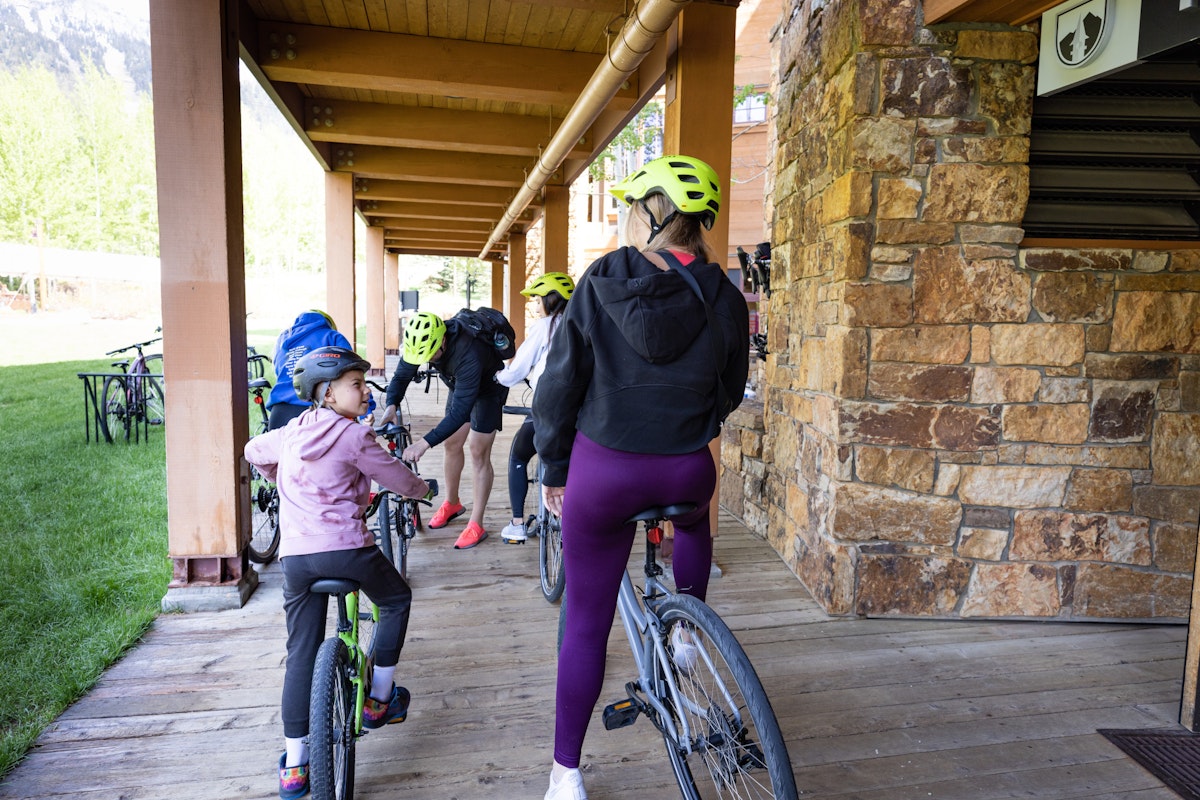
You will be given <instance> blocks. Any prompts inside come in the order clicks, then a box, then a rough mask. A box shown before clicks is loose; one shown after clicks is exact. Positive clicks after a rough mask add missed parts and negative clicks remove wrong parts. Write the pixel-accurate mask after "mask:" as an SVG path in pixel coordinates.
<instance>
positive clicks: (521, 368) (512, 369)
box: [496, 317, 550, 388]
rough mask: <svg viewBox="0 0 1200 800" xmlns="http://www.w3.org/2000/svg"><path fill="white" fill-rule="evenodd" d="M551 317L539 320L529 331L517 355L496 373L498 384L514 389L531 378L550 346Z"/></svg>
mask: <svg viewBox="0 0 1200 800" xmlns="http://www.w3.org/2000/svg"><path fill="white" fill-rule="evenodd" d="M549 330H550V317H543V318H542V319H540V320H538V322H537V324H535V325H534V326H533V327H532V328H531V329H530V331H529V336H528V337H527V338H526V339H525V341H523V342H521V346H520V347H518V348H517V353H516V355H514V356H513V357H512V361H510V362H508V366H507V367H505V368H504V369H502V370H500V371H499V372H497V373H496V383H498V384H500V385H502V386H507V387H509V388H512V387H513V386H516V385H517V384H518V383H520V382H521V381H523V380H525V379H526V378H528V377H529V373H530V372H531V371H532V370H533V367H534V365H535V364H537V362H538V359H539V358H541V357H542V353H544V352H546V348H547V347H548V346H549Z"/></svg>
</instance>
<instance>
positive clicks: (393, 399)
mask: <svg viewBox="0 0 1200 800" xmlns="http://www.w3.org/2000/svg"><path fill="white" fill-rule="evenodd" d="M419 366H420V365H419V364H410V363H408V362H407V361H405V360H404V359H403V358H401V359H400V361H399V362H397V364H396V371H395V372H394V373H392V380H391V381H390V382H389V383H388V388H387V395H386V402H385V405H386V407H385V408H384V410H383V416H382V417H381V418H380V420H379V424H380V425H383V424H385V423H388V422H391V421H392V420H394V419H395V418H396V406H398V405H400V401H401V400H403V399H404V393H405V392H407V391H408V385H409V384H410V383H412V380H413V378H415V377H416V376H417V367H419Z"/></svg>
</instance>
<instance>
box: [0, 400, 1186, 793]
mask: <svg viewBox="0 0 1200 800" xmlns="http://www.w3.org/2000/svg"><path fill="white" fill-rule="evenodd" d="M412 394H413V395H414V397H413V399H414V405H415V407H414V409H413V410H414V412H416V420H417V423H416V430H417V431H418V432H423V431H425V430H428V425H429V421H430V420H431V419H432V417H431V415H432V414H435V413H436V412H437V408H438V398H436V396H435V395H434V394H433V393H431V394H430V395H423V394H418V393H417V391H416V390H413V392H412ZM509 421H510V422H512V421H514V420H512V419H510V420H509ZM509 427H510V429H509V430H508V431H506V432H505V434H502V437H501V440H500V441H499V442H498V443H497V446H496V452H495V457H494V458H493V462H494V463H495V464H496V465H497V485H496V489H495V490H494V491H493V493H492V500H491V502H490V503H489V513H488V518H487V527H488V529H489V530H492V531H498V530H499V528H500V527H501V526H502V525H503V523H504V518H505V516H506V515H507V511H506V510H505V509H504V505H505V503H506V499H505V498H506V494H507V492H506V490H505V488H504V486H505V484H504V469H503V465H504V464H505V463H506V455H507V449H508V439H507V436H509V435H511V433H512V429H513V428H515V425H511V426H509ZM440 458H441V449H440V448H435V449H434V450H433V451H431V452H430V454H429V455H428V456H427V457H426V460H425V461H424V462H422V466H423V469H424V471H425V473H426V474H429V475H440ZM464 488H465V489H466V490H467V491H465V494H467V495H468V496H469V483H468V486H467V487H464ZM464 502H467V501H466V500H464ZM460 529H461V525H459V524H457V523H455V524H452V525H451V526H450V527H449V528H448V529H446V530H443V531H428V532H427V533H426V534H424V535H423V536H421V537H419V538H418V539H417V541H416V544H415V547H414V551H413V554H412V570H413V573H414V575H415V577H414V580H413V588H414V592H415V600H414V606H413V617H412V624H411V627H410V630H409V637H408V643H407V645H406V647H405V650H404V653H403V655H402V657H401V665H400V672H399V673H398V680H400V681H401V682H403V683H404V684H405V685H406V686H408V687H409V688H410V689H411V690H412V692H413V697H414V699H413V705H412V709H413V710H412V712H411V714H410V716H409V719H408V721H407V722H405V723H404V724H403V725H397V726H391V727H388V728H385V729H382V730H380V731H376V732H373V733H371V734H369V735H368V736H367V737H366V738H365V739H364V740H363V741H362V742H361V743H360V745H359V750H358V780H357V788H358V794H357V796H358V797H360V798H378V799H379V800H384V799H385V798H397V799H399V798H405V799H406V800H426V799H428V800H451V799H457V800H471V799H474V798H489V799H491V800H495V799H496V798H500V799H501V800H506V799H507V798H540V797H541V796H542V794H543V792H544V791H545V784H546V776H547V772H548V765H549V762H550V759H551V753H552V734H553V725H554V670H555V657H554V638H555V626H556V621H557V607H553V606H550V605H549V604H547V603H546V602H545V601H544V600H543V599H542V597H541V594H540V592H539V590H538V586H537V569H536V552H537V551H536V546H533V545H531V546H524V547H517V546H509V545H505V544H503V543H501V542H500V541H499V539H498V536H493V537H492V539H490V540H489V541H487V542H485V543H484V544H483V545H481V546H480V547H478V548H475V549H473V550H470V551H464V552H458V551H455V550H453V549H452V547H451V545H452V544H453V541H454V538H455V536H456V535H457V533H458V531H459V530H460ZM717 559H718V561H719V563H720V565H721V567H722V568H723V570H724V575H723V577H721V578H720V579H719V580H716V581H714V583H713V586H712V589H711V592H710V597H709V601H710V603H711V604H712V605H713V606H714V607H715V608H716V609H717V611H718V612H720V613H721V614H722V616H724V618H725V619H726V621H727V622H728V623H729V625H730V627H731V628H733V630H734V631H735V632H736V633H737V635H738V637H739V638H740V639H741V641H742V643H743V644H744V645H745V647H746V650H747V651H748V653H749V654H750V657H751V659H752V660H753V661H754V664H755V666H756V667H757V669H758V671H759V673H760V675H761V677H762V679H763V682H764V684H765V685H766V688H767V691H768V693H769V695H770V696H771V698H772V701H773V704H774V706H775V709H776V712H777V715H778V716H779V718H780V721H781V723H782V726H783V729H784V733H785V735H786V736H787V739H788V747H789V749H790V752H791V756H792V762H793V764H794V766H795V771H796V776H797V780H798V785H799V786H800V787H801V790H802V797H813V798H857V799H858V800H883V798H887V800H910V799H911V800H917V798H922V799H926V800H927V799H928V798H942V799H943V800H967V799H968V798H969V799H970V800H989V799H990V798H1009V797H1026V798H1091V799H1092V800H1104V799H1108V798H1112V799H1114V800H1115V798H1135V799H1136V800H1170V799H1171V798H1174V797H1176V795H1175V794H1174V793H1173V792H1171V791H1170V790H1168V789H1167V788H1165V787H1164V786H1163V785H1162V784H1161V783H1160V782H1159V781H1157V780H1156V779H1155V778H1154V777H1152V776H1151V775H1150V774H1148V773H1147V772H1145V771H1144V770H1142V768H1141V767H1139V766H1138V765H1137V764H1136V763H1134V762H1133V761H1132V760H1130V759H1128V758H1126V757H1125V756H1124V755H1123V754H1122V753H1121V752H1120V751H1119V750H1117V749H1116V748H1115V747H1113V746H1112V745H1110V744H1109V743H1108V742H1107V741H1106V740H1105V739H1104V738H1103V737H1102V736H1100V735H1099V734H1097V733H1096V729H1097V728H1162V727H1176V718H1177V715H1178V707H1179V699H1180V692H1181V683H1182V675H1183V668H1184V664H1183V659H1184V641H1185V636H1186V629H1185V628H1184V627H1182V626H1152V625H1091V624H1070V625H1064V624H1042V623H987V622H978V623H970V622H931V621H904V620H861V619H831V618H828V617H826V616H825V615H824V614H823V613H822V611H821V610H820V608H819V607H818V606H817V604H816V603H815V602H814V601H813V600H812V599H811V598H810V597H809V595H808V593H807V592H806V591H805V590H804V589H803V587H802V586H801V585H800V584H799V583H798V582H797V581H796V580H795V579H794V577H793V576H792V575H791V573H790V572H789V571H788V570H787V568H786V567H785V566H784V565H783V563H782V562H781V561H780V559H779V558H778V557H777V556H776V555H775V554H774V552H773V551H772V550H771V549H770V548H769V547H768V546H767V545H766V544H764V543H763V542H762V541H761V540H759V539H757V538H756V537H754V536H753V535H751V534H750V533H749V532H748V531H747V530H746V529H745V528H744V527H743V526H741V525H740V524H739V523H738V522H737V521H736V520H734V519H733V518H732V517H730V516H728V515H726V514H722V517H721V520H720V538H719V540H718V543H717ZM280 583H281V576H280V573H279V569H278V567H277V566H271V567H269V568H267V569H265V570H264V571H263V573H262V583H261V586H260V588H259V589H258V591H257V592H256V593H255V594H254V595H253V597H252V598H251V599H250V601H249V603H248V604H247V605H246V606H245V607H244V608H242V609H239V610H236V611H225V612H219V613H197V614H190V615H164V616H162V617H161V618H160V619H159V620H158V621H157V622H156V623H155V625H154V626H153V628H152V629H151V630H150V631H149V632H148V633H147V635H146V636H145V638H144V641H143V642H142V643H140V644H139V645H138V646H137V647H135V648H134V649H132V650H131V651H130V652H129V653H128V654H127V655H126V657H125V658H123V659H122V660H121V661H120V662H119V663H118V664H116V665H114V666H113V667H112V668H111V669H110V670H108V671H107V672H106V673H105V675H104V676H103V677H102V679H101V680H100V682H99V683H98V684H97V685H96V687H95V688H94V689H93V690H92V691H91V692H90V693H89V694H88V695H87V696H86V697H84V698H83V699H82V700H80V701H79V702H78V703H76V704H75V705H74V706H72V707H71V708H70V709H68V710H67V712H66V713H64V714H63V715H62V716H61V717H60V718H59V719H58V720H57V721H56V722H55V723H54V724H53V725H51V726H50V727H49V728H48V729H47V730H46V731H45V733H44V734H43V735H42V737H41V738H40V740H39V741H38V743H37V745H36V746H35V748H34V749H33V750H32V752H31V753H30V754H29V756H28V758H27V759H26V760H25V761H24V762H23V763H22V764H21V765H20V766H19V767H18V768H17V769H16V770H14V771H13V772H12V773H11V774H10V775H9V776H8V778H7V779H6V780H5V781H4V783H3V784H0V798H60V797H71V798H96V799H97V800H100V799H101V798H103V799H104V800H108V799H109V798H122V799H123V800H143V799H145V798H162V799H163V800H218V799H220V800H227V799H228V798H272V797H276V782H275V766H276V764H277V761H278V758H279V753H280V752H281V750H282V738H281V737H282V729H281V725H280V721H279V709H278V702H279V687H280V685H281V682H282V678H283V656H284V636H285V632H284V623H283V613H282V610H281V607H280V606H281V591H280ZM611 643H612V646H611V647H610V660H609V666H608V681H607V685H606V689H605V692H604V695H603V696H602V699H601V702H602V703H604V702H610V701H611V700H615V699H618V698H619V697H620V696H621V694H622V690H621V686H622V685H623V683H624V681H625V680H627V679H628V678H629V677H630V664H631V661H630V658H629V656H628V654H627V653H622V652H621V648H624V646H625V645H624V637H623V635H622V634H621V633H620V631H619V628H616V629H614V636H613V638H612V640H611ZM584 764H585V767H584V769H585V775H586V781H587V786H588V791H589V796H590V797H591V798H592V799H593V800H609V799H615V798H632V797H639V798H650V799H653V800H658V799H659V798H670V797H677V796H678V793H677V792H676V791H675V790H674V789H673V785H672V783H671V777H670V769H669V767H668V765H667V762H666V759H665V756H664V753H663V751H662V748H661V744H660V742H659V739H658V737H657V736H656V734H655V732H654V730H653V728H652V727H651V726H650V725H648V724H647V723H646V722H645V721H644V720H643V721H640V722H639V723H638V724H637V725H635V726H634V727H632V728H626V729H624V730H620V731H613V732H608V731H605V730H604V729H603V726H602V725H600V723H599V720H598V719H594V721H593V724H592V727H591V729H590V730H589V734H588V739H587V741H586V742H585V750H584Z"/></svg>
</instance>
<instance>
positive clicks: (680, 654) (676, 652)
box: [671, 625, 700, 675]
mask: <svg viewBox="0 0 1200 800" xmlns="http://www.w3.org/2000/svg"><path fill="white" fill-rule="evenodd" d="M671 660H672V661H674V662H675V666H676V667H678V668H679V671H680V672H682V673H683V674H685V675H687V674H689V673H691V671H692V670H693V669H694V668H695V667H696V662H697V661H699V660H700V648H699V647H697V646H696V645H695V644H693V643H692V638H691V634H690V633H689V632H688V631H687V630H685V629H684V627H683V626H682V625H677V626H675V629H674V630H673V631H671Z"/></svg>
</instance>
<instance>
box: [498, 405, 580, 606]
mask: <svg viewBox="0 0 1200 800" xmlns="http://www.w3.org/2000/svg"><path fill="white" fill-rule="evenodd" d="M504 413H505V414H518V415H524V416H526V417H529V416H531V415H532V414H533V409H531V408H529V407H528V406H504ZM530 472H532V474H533V477H532V478H529V485H530V486H531V487H532V488H533V491H534V493H535V494H536V496H537V500H538V510H537V513H536V514H530V515H529V518H528V519H526V520H525V532H526V535H528V536H536V537H537V540H538V574H539V575H540V577H541V582H542V597H545V598H546V602H548V603H557V602H558V600H559V598H561V597H562V594H563V589H564V588H566V585H567V573H566V571H565V570H563V554H562V520H561V519H559V517H558V515H557V514H552V513H551V512H550V509H548V508H546V503H545V502H544V501H543V500H542V461H541V459H540V458H539V459H538V464H537V468H536V469H534V470H530Z"/></svg>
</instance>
